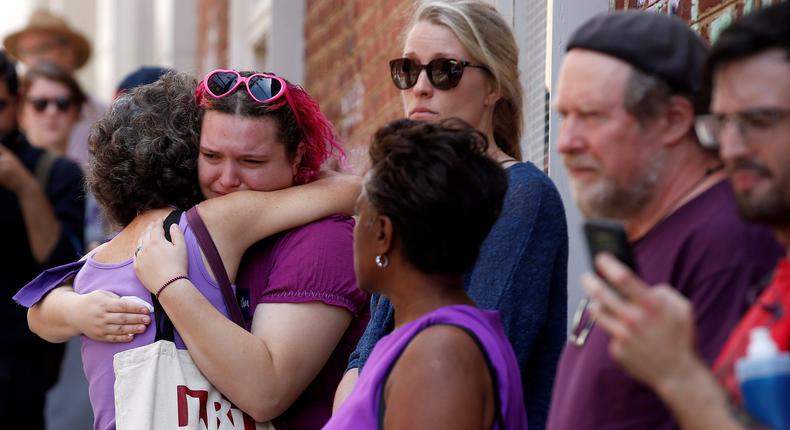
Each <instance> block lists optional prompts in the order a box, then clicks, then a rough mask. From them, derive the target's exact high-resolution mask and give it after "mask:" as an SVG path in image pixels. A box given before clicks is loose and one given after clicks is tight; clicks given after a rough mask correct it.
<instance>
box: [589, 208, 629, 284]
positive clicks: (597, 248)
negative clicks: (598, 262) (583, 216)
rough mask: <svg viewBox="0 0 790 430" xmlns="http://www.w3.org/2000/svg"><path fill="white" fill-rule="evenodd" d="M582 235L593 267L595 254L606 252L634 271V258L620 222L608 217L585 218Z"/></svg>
mask: <svg viewBox="0 0 790 430" xmlns="http://www.w3.org/2000/svg"><path fill="white" fill-rule="evenodd" d="M584 235H585V236H586V237H587V248H588V249H589V251H590V264H591V266H592V267H593V269H594V268H595V256H596V255H598V253H600V252H608V253H610V254H612V255H613V256H614V257H615V258H617V259H618V260H620V262H622V263H623V264H625V265H626V266H628V267H629V268H630V269H631V271H633V272H634V273H636V260H635V259H634V254H633V251H631V243H630V242H629V241H628V236H627V235H626V234H625V228H624V227H623V224H622V223H621V222H619V221H614V220H608V219H591V220H587V221H585V222H584Z"/></svg>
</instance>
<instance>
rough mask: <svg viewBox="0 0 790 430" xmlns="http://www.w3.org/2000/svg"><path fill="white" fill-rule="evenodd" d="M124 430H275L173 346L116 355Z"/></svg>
mask: <svg viewBox="0 0 790 430" xmlns="http://www.w3.org/2000/svg"><path fill="white" fill-rule="evenodd" d="M113 368H114V369H115V424H116V428H117V429H118V430H144V429H151V430H160V429H161V430H173V429H189V430H274V426H273V425H272V424H271V423H269V422H267V423H255V422H254V421H253V420H252V418H250V416H249V415H247V414H245V413H243V412H242V411H241V410H240V409H239V408H237V407H235V406H234V405H233V404H232V403H231V402H230V401H229V400H228V399H226V398H225V397H224V396H223V395H222V394H220V392H219V391H217V389H216V388H214V386H213V385H211V383H210V382H209V381H208V380H207V379H206V377H205V376H203V374H202V373H201V372H200V370H199V369H198V368H197V366H195V363H194V362H193V361H192V357H191V356H190V355H189V352H188V351H186V350H182V349H177V348H176V346H175V344H174V343H173V342H170V341H166V340H160V341H157V342H154V343H152V344H150V345H146V346H141V347H139V348H133V349H130V350H128V351H123V352H119V353H117V354H115V357H114V358H113Z"/></svg>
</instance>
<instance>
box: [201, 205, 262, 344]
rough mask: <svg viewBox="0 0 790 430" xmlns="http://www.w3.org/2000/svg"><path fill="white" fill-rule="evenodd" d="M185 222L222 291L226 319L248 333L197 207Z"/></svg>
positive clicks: (219, 258)
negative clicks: (226, 310)
mask: <svg viewBox="0 0 790 430" xmlns="http://www.w3.org/2000/svg"><path fill="white" fill-rule="evenodd" d="M187 221H188V222H189V227H191V228H192V231H194V232H195V238H197V241H198V244H199V245H200V249H201V250H203V254H204V255H205V256H206V260H208V264H209V266H211V271H212V272H214V279H216V281H217V283H218V284H219V287H220V290H222V298H223V299H224V301H225V307H227V308H228V317H229V318H230V320H231V321H233V322H234V323H236V324H237V325H238V326H239V327H241V328H243V329H245V330H248V331H249V327H247V325H246V324H245V323H244V317H243V316H242V314H241V308H239V302H238V301H236V295H235V294H234V293H233V288H232V287H231V286H230V279H228V273H227V272H226V271H225V265H224V264H223V263H222V257H220V255H219V252H218V251H217V247H216V245H214V240H213V239H212V238H211V234H209V232H208V229H207V228H206V224H204V223H203V220H202V219H201V218H200V214H198V212H197V206H194V207H192V208H191V209H189V210H188V211H187Z"/></svg>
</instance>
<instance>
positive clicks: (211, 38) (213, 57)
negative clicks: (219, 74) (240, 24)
mask: <svg viewBox="0 0 790 430" xmlns="http://www.w3.org/2000/svg"><path fill="white" fill-rule="evenodd" d="M228 2H229V0H200V1H199V2H198V23H197V24H198V31H197V34H198V40H197V46H198V62H197V68H198V74H199V75H201V74H203V73H206V72H207V71H209V70H212V69H215V68H219V67H228V6H229V3H228ZM202 77H203V76H202V75H201V76H200V78H202Z"/></svg>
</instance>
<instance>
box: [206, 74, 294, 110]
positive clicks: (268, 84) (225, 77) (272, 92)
mask: <svg viewBox="0 0 790 430" xmlns="http://www.w3.org/2000/svg"><path fill="white" fill-rule="evenodd" d="M242 83H244V84H245V86H246V87H247V93H249V95H250V97H252V99H253V100H255V101H256V102H258V103H271V102H273V101H275V100H277V99H278V98H280V96H282V95H283V94H285V90H286V88H287V86H286V84H285V81H284V80H283V79H282V78H280V77H279V76H272V75H265V74H263V73H256V74H254V75H250V76H241V75H240V74H239V72H237V71H235V70H222V69H218V70H214V71H212V72H209V74H208V75H206V77H205V78H204V79H203V81H202V82H201V83H200V84H201V86H202V87H203V89H204V90H205V92H206V93H208V95H210V96H211V97H214V98H215V99H221V98H223V97H227V96H228V95H230V94H232V93H233V91H235V90H236V88H237V87H238V86H239V85H241V84H242Z"/></svg>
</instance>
